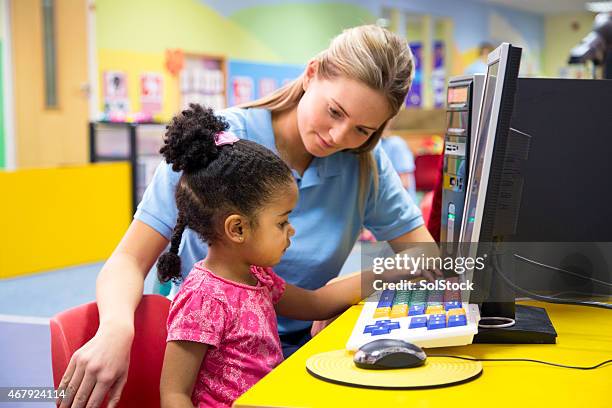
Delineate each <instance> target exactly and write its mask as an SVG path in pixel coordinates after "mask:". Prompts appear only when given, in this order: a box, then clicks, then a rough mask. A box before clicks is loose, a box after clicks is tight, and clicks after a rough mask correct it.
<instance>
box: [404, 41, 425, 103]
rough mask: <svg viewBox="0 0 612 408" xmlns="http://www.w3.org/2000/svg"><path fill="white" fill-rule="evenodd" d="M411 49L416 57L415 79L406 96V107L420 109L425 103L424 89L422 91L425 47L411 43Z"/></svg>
mask: <svg viewBox="0 0 612 408" xmlns="http://www.w3.org/2000/svg"><path fill="white" fill-rule="evenodd" d="M410 49H411V50H412V54H413V55H414V65H415V67H414V78H413V79H412V85H411V86H410V91H409V92H408V96H406V107H407V108H420V107H421V105H422V103H423V89H422V84H421V82H422V77H423V73H422V70H423V69H422V52H423V47H422V46H421V43H419V42H412V43H410Z"/></svg>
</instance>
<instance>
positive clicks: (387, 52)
mask: <svg viewBox="0 0 612 408" xmlns="http://www.w3.org/2000/svg"><path fill="white" fill-rule="evenodd" d="M314 60H316V61H317V62H318V70H317V76H318V77H320V78H321V79H333V78H336V77H338V76H343V77H346V78H349V79H353V80H357V81H359V82H361V83H363V84H365V85H367V86H368V87H370V88H371V89H374V90H376V91H379V92H381V93H382V94H383V95H384V96H385V98H386V99H387V102H388V103H389V107H390V109H391V116H390V117H389V118H387V120H386V121H385V122H384V123H383V124H382V125H381V126H380V128H379V129H377V130H376V131H375V132H374V133H373V134H372V136H370V137H369V138H368V140H367V141H366V142H365V143H364V144H363V145H361V146H359V147H358V148H356V149H352V150H351V151H352V152H353V153H355V154H358V155H359V194H360V205H362V204H363V202H364V200H365V197H366V193H367V190H368V189H367V186H368V185H369V182H370V177H371V176H372V177H373V180H374V188H375V189H376V188H377V186H378V172H377V169H376V163H375V162H374V157H373V155H372V149H374V147H375V146H376V144H377V143H378V141H379V140H380V137H381V135H382V133H383V130H384V129H385V127H386V125H387V122H388V121H389V119H391V118H392V117H393V116H395V115H396V114H397V112H398V111H399V110H400V108H401V107H402V105H403V103H404V100H405V99H406V94H407V93H408V90H409V89H410V84H411V83H412V78H413V75H414V62H413V57H412V53H411V52H410V48H409V47H408V43H407V42H406V40H405V39H403V38H401V37H400V36H398V35H397V34H394V33H392V32H390V31H388V30H386V29H384V28H382V27H379V26H376V25H363V26H359V27H353V28H349V29H347V30H344V31H343V32H342V34H340V35H338V36H337V37H335V38H334V39H333V40H332V42H331V44H330V46H329V48H328V49H326V50H325V51H322V52H321V53H319V54H318V55H317V56H316V57H315V58H314ZM304 75H305V74H302V75H301V76H300V77H298V78H297V79H295V80H294V81H292V82H290V83H288V84H287V85H285V86H284V87H282V88H280V89H278V90H277V91H276V92H274V93H272V94H270V95H268V96H266V97H264V98H261V99H258V100H256V101H253V102H250V103H247V104H243V105H241V106H240V107H242V108H256V107H257V108H266V109H269V110H270V111H272V112H281V111H285V110H288V109H292V108H294V107H295V106H297V104H298V103H299V101H300V99H301V98H302V95H304V89H303V87H302V86H303V79H304Z"/></svg>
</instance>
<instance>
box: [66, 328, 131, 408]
mask: <svg viewBox="0 0 612 408" xmlns="http://www.w3.org/2000/svg"><path fill="white" fill-rule="evenodd" d="M133 339H134V329H133V327H117V326H106V327H103V326H100V328H99V329H98V332H97V333H96V335H95V336H94V337H93V338H92V339H91V340H89V341H88V342H87V343H85V344H84V345H83V347H81V348H80V349H78V350H77V351H76V352H75V353H74V354H73V355H72V358H71V359H70V363H69V364H68V368H67V369H66V372H65V373H64V376H63V377H62V381H61V382H60V385H59V387H58V388H59V389H60V390H65V396H64V397H63V398H61V397H60V398H59V399H58V401H57V405H58V406H59V407H60V408H67V407H79V408H80V407H85V406H87V407H99V406H100V405H101V404H102V402H103V401H104V398H105V396H106V395H107V394H108V407H109V408H113V407H115V406H116V405H117V403H118V402H119V398H121V391H123V387H124V386H125V383H126V381H127V375H128V368H129V364H130V350H131V347H132V341H133Z"/></svg>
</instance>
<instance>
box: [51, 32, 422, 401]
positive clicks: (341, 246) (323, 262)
mask: <svg viewBox="0 0 612 408" xmlns="http://www.w3.org/2000/svg"><path fill="white" fill-rule="evenodd" d="M413 71H414V62H413V59H412V55H411V52H410V50H409V48H408V44H407V43H406V41H405V40H404V39H402V38H400V37H399V36H397V35H395V34H393V33H391V32H389V31H387V30H385V29H383V28H380V27H377V26H373V25H367V26H360V27H356V28H352V29H348V30H346V31H344V32H343V33H342V34H340V35H339V36H337V37H336V38H334V39H333V40H332V42H331V44H330V46H329V48H328V49H327V50H325V51H323V52H321V53H320V54H319V55H317V56H315V57H314V58H313V59H312V60H310V61H309V62H308V64H307V66H306V69H305V70H304V73H303V74H302V75H301V76H300V77H299V78H297V79H296V80H295V81H293V82H292V83H289V84H287V85H286V86H285V87H283V88H281V89H280V90H278V91H277V92H276V93H274V94H272V95H270V96H268V97H266V98H263V99H261V100H258V101H255V102H253V103H251V104H248V105H244V106H240V107H237V108H230V109H227V110H225V111H222V112H218V114H220V115H222V116H223V117H224V118H225V120H226V121H227V122H228V124H229V127H230V129H229V130H230V131H231V132H233V133H234V134H236V135H237V136H238V137H239V138H242V139H248V140H252V141H255V142H257V143H259V144H262V145H264V146H265V147H267V148H269V149H270V150H272V151H273V152H275V153H276V154H278V156H280V157H281V158H282V159H283V160H284V161H285V163H287V165H289V167H290V168H291V170H292V173H293V176H294V177H295V180H296V182H297V185H298V189H299V199H298V202H297V205H296V207H295V209H294V211H293V212H292V213H291V216H290V222H291V224H292V225H293V226H294V227H295V230H296V234H295V235H294V236H293V238H292V244H291V247H289V248H288V249H287V251H286V253H285V255H284V256H283V258H282V260H281V262H280V263H279V264H278V265H277V266H276V268H275V271H276V273H277V274H278V275H279V276H281V277H282V278H283V279H284V280H285V281H287V282H288V283H291V284H293V285H296V286H299V287H302V288H305V289H317V288H320V287H322V286H324V285H325V284H326V283H328V282H329V281H330V280H331V279H333V278H335V277H336V276H337V274H338V272H339V271H340V269H341V267H342V265H343V263H344V261H345V260H346V258H347V256H348V254H349V252H350V251H351V248H352V247H353V244H354V243H355V241H356V240H357V238H358V235H359V232H360V230H361V228H362V227H366V228H367V229H369V230H370V231H372V233H373V234H374V235H375V237H376V238H377V240H379V241H388V242H389V243H390V244H391V245H392V246H393V245H395V244H400V243H404V242H433V239H432V238H431V235H430V234H429V232H428V231H427V229H426V228H425V227H424V226H423V220H422V217H421V214H420V212H419V209H418V208H417V207H416V206H415V205H414V203H413V202H412V200H411V198H410V196H409V194H408V192H407V191H406V190H405V189H404V188H403V186H402V183H401V181H400V178H399V176H398V175H397V172H396V171H395V170H394V169H393V167H392V165H391V163H390V161H389V159H388V158H387V156H386V155H385V153H384V152H383V151H382V149H381V148H380V147H377V144H378V142H379V139H380V137H381V134H382V131H383V129H384V128H385V125H386V124H387V122H388V121H389V120H390V119H391V118H392V117H393V116H395V114H396V113H397V112H398V110H399V109H400V107H401V106H402V104H403V102H404V99H405V97H406V94H407V93H408V89H409V87H410V83H411V80H412V76H413ZM179 178H180V174H179V173H177V172H174V171H172V169H171V167H170V166H169V165H168V164H167V163H165V162H163V163H161V164H160V166H159V167H158V169H157V171H156V173H155V177H154V179H153V181H152V183H151V185H150V186H149V187H148V188H147V190H146V192H145V194H144V197H143V199H142V202H141V203H140V205H139V206H138V210H137V212H136V214H135V215H134V221H133V222H132V224H131V225H130V227H129V229H128V231H127V232H126V234H125V236H124V237H123V239H122V241H121V242H120V243H119V245H118V247H117V248H116V250H115V251H114V253H113V254H112V255H111V257H110V258H109V259H108V261H107V262H106V264H105V265H104V267H103V268H102V271H101V272H100V274H99V276H98V282H97V301H98V308H99V313H100V327H99V329H98V332H97V333H96V335H95V336H94V337H93V338H92V339H91V340H90V341H89V342H88V343H86V344H85V345H84V346H83V347H82V348H81V349H79V350H78V351H77V352H76V353H75V354H74V355H73V356H72V359H71V361H70V364H69V366H68V369H67V370H66V373H65V375H64V377H63V379H62V382H61V384H60V386H61V387H63V388H66V391H67V396H66V397H65V398H64V399H63V401H62V403H61V407H69V406H79V407H82V406H85V405H86V404H87V406H88V407H89V406H92V407H93V406H98V405H99V404H100V402H101V401H102V400H103V399H104V397H105V395H107V394H108V396H109V400H110V401H111V403H110V405H109V406H110V407H113V406H114V405H115V404H116V403H117V402H118V400H119V398H120V396H121V390H122V389H123V386H124V385H125V381H126V379H127V372H128V365H129V357H130V346H131V343H132V340H133V336H134V322H133V315H134V310H135V309H136V306H137V305H138V303H139V301H140V299H141V296H142V292H143V282H144V278H145V276H146V275H147V273H148V272H149V270H150V269H151V267H152V266H153V264H154V263H155V261H156V260H157V258H158V257H159V256H160V254H161V253H162V251H163V250H164V249H165V248H166V246H167V245H168V243H169V241H170V239H171V236H172V231H173V229H174V226H175V224H176V217H177V209H176V203H175V191H176V185H177V182H178V180H179ZM182 241H183V243H182V245H181V248H180V253H179V255H180V257H181V261H182V262H181V265H183V270H182V273H183V276H185V275H186V274H187V273H188V272H189V270H191V268H192V266H193V264H194V263H195V262H196V261H197V260H200V259H203V258H205V257H206V252H207V248H206V246H205V245H203V244H202V242H201V240H199V239H198V237H197V236H196V234H195V233H193V231H191V230H189V229H187V230H186V231H185V232H184V234H183V237H182ZM422 274H423V275H424V276H425V277H427V278H429V279H432V278H433V276H432V273H431V272H430V271H424V272H422ZM278 329H279V335H280V339H281V343H282V346H283V354H284V355H285V356H287V355H289V354H291V353H292V352H293V351H295V350H296V349H297V348H298V347H300V346H301V345H302V344H304V343H305V342H306V341H308V339H309V338H310V323H309V322H303V321H295V320H287V319H279V321H278ZM71 404H72V405H71Z"/></svg>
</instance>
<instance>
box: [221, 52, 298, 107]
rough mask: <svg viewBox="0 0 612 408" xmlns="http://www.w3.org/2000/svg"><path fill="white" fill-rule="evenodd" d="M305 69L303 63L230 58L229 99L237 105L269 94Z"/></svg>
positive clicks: (232, 103)
mask: <svg viewBox="0 0 612 408" xmlns="http://www.w3.org/2000/svg"><path fill="white" fill-rule="evenodd" d="M303 71H304V66H303V65H295V64H274V63H261V62H253V61H240V60H230V61H229V64H228V78H229V82H228V84H229V86H228V87H227V97H228V101H229V103H230V105H236V104H239V103H243V102H245V101H246V102H248V101H250V100H254V99H258V98H261V97H263V96H266V95H269V94H270V93H271V92H274V91H276V90H277V89H278V88H279V87H281V86H283V85H284V84H285V83H287V82H290V81H292V80H293V79H294V78H297V77H299V76H300V75H301V74H302V72H303Z"/></svg>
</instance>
